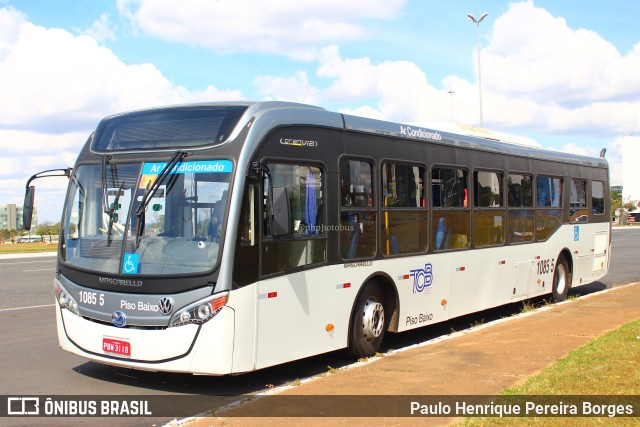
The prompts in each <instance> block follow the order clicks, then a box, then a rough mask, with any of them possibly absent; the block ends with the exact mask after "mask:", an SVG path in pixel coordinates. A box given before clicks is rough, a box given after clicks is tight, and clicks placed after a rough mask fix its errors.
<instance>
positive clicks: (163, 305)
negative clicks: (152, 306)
mask: <svg viewBox="0 0 640 427" xmlns="http://www.w3.org/2000/svg"><path fill="white" fill-rule="evenodd" d="M158 307H160V312H161V313H162V314H171V312H172V311H173V301H172V300H171V298H167V297H164V298H160V304H158Z"/></svg>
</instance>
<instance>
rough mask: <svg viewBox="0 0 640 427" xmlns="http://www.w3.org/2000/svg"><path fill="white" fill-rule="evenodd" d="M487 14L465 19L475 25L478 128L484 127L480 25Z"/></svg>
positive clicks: (468, 16)
mask: <svg viewBox="0 0 640 427" xmlns="http://www.w3.org/2000/svg"><path fill="white" fill-rule="evenodd" d="M488 15H489V14H488V13H483V14H482V16H480V19H476V18H475V16H473V15H471V14H469V15H467V19H468V20H469V21H471V22H472V23H474V24H476V28H477V35H478V37H477V50H478V98H479V100H480V127H484V118H483V117H482V71H481V67H480V23H481V22H482V21H484V19H485V18H486V17H487V16H488Z"/></svg>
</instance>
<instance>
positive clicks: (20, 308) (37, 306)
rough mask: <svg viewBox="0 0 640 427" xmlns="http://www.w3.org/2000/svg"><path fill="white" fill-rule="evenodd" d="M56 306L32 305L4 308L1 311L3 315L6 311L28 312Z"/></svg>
mask: <svg viewBox="0 0 640 427" xmlns="http://www.w3.org/2000/svg"><path fill="white" fill-rule="evenodd" d="M54 305H55V304H45V305H31V306H29V307H14V308H3V309H0V313H3V312H5V311H16V310H27V309H29V308H42V307H53V306H54Z"/></svg>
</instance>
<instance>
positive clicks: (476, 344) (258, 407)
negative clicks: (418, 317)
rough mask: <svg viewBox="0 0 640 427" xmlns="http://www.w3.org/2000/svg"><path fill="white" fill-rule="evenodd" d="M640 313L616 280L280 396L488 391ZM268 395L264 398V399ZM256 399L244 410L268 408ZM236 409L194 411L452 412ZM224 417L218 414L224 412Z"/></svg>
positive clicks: (315, 422) (261, 421)
mask: <svg viewBox="0 0 640 427" xmlns="http://www.w3.org/2000/svg"><path fill="white" fill-rule="evenodd" d="M638 318H640V284H638V283H635V284H631V285H626V286H621V287H617V288H614V289H611V290H607V291H602V292H598V293H596V294H591V295H588V296H586V297H581V298H579V299H577V300H571V301H568V302H565V303H561V304H556V305H551V306H548V307H545V308H543V309H541V310H538V311H536V312H532V313H528V314H525V315H521V316H519V317H517V318H509V319H504V320H501V321H497V322H494V323H491V324H487V325H483V326H481V327H479V328H475V329H472V330H470V331H466V332H462V333H457V334H455V335H454V336H452V337H451V338H448V339H444V340H440V341H438V342H435V343H433V344H430V345H425V346H421V347H417V348H412V349H409V350H406V351H402V352H397V353H394V354H391V355H389V356H387V357H383V358H379V359H376V360H375V361H373V362H371V363H367V364H364V365H362V366H357V367H353V368H350V369H343V370H339V371H336V372H334V373H332V374H330V375H326V376H324V377H321V378H317V379H313V380H311V381H308V382H304V383H303V384H301V385H300V386H297V387H293V388H290V389H287V390H284V391H283V392H282V393H281V394H283V395H294V396H295V395H298V396H299V395H312V396H313V395H315V396H322V395H441V396H445V395H494V394H497V393H499V392H500V391H502V390H503V389H505V388H508V387H510V386H513V385H515V384H518V383H521V382H523V381H524V380H526V379H527V378H528V377H530V376H532V375H535V374H537V373H538V372H540V370H541V369H543V368H545V367H546V366H548V365H549V364H551V363H553V362H554V361H556V360H557V359H559V358H561V357H563V356H566V355H567V354H568V353H569V352H570V351H572V350H574V349H576V348H578V347H581V346H583V345H585V344H587V343H588V342H590V341H591V340H593V339H594V338H596V337H598V336H600V335H602V334H604V333H607V332H610V331H612V330H615V329H617V328H619V327H620V326H622V325H624V324H625V323H628V322H631V321H633V320H635V319H638ZM267 400H268V399H267ZM268 405H269V402H268V401H265V400H264V399H262V401H261V399H260V398H256V399H254V400H252V401H250V402H246V403H243V404H242V405H241V411H242V413H243V414H247V413H248V412H249V413H252V412H254V411H255V412H254V413H256V414H265V413H269V407H268ZM238 411H240V409H239V408H232V409H229V410H226V411H225V412H224V413H222V414H219V415H220V416H221V417H220V418H200V419H196V420H193V421H192V422H190V423H187V424H185V425H187V426H188V427H204V426H225V427H235V426H274V427H275V426H290V425H301V424H304V425H305V427H314V426H326V425H333V426H348V427H353V426H356V425H358V426H360V425H371V426H377V425H385V426H387V425H403V426H404V425H407V426H409V425H429V426H436V425H451V424H455V423H456V422H458V421H459V419H456V418H419V419H416V418H266V417H256V418H250V417H234V416H233V415H234V413H239V412H238ZM222 417H224V418H222Z"/></svg>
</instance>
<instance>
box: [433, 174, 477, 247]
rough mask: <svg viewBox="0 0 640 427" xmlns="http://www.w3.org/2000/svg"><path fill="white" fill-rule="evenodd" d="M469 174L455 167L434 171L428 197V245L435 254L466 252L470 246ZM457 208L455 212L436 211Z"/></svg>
mask: <svg viewBox="0 0 640 427" xmlns="http://www.w3.org/2000/svg"><path fill="white" fill-rule="evenodd" d="M468 189H469V185H468V173H467V171H466V170H464V169H457V168H433V170H432V171H431V194H432V200H433V207H434V211H433V214H432V217H431V230H432V232H431V236H432V239H431V244H432V245H433V249H434V250H435V251H444V250H449V249H465V248H468V247H469V244H470V240H471V239H470V237H471V234H470V230H471V213H470V211H469V210H468V209H467V207H468V206H469V190H468ZM438 208H458V209H442V210H440V209H438Z"/></svg>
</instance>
